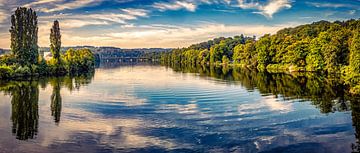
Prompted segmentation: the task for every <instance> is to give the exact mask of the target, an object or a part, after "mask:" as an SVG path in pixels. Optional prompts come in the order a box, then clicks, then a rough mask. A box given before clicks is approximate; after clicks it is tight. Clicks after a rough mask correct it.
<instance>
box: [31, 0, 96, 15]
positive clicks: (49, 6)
mask: <svg viewBox="0 0 360 153" xmlns="http://www.w3.org/2000/svg"><path fill="white" fill-rule="evenodd" d="M100 2H102V1H101V0H74V1H66V0H39V1H35V2H32V3H29V4H25V5H24V7H33V8H36V9H37V10H39V11H41V12H46V13H49V12H58V11H63V10H72V9H77V8H82V7H85V6H86V7H88V6H92V5H95V4H99V3H100Z"/></svg>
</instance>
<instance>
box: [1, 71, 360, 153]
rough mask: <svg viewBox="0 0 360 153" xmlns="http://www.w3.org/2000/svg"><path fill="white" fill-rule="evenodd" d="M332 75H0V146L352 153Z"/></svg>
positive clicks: (353, 125)
mask: <svg viewBox="0 0 360 153" xmlns="http://www.w3.org/2000/svg"><path fill="white" fill-rule="evenodd" d="M358 134H360V99H359V98H356V97H352V96H350V95H349V94H348V93H347V92H346V90H345V87H344V86H343V85H342V81H341V80H340V79H338V78H336V77H328V76H320V75H316V74H267V73H259V72H255V71H250V70H247V69H231V68H204V67H187V68H186V67H185V68H170V67H165V66H159V65H141V64H140V65H129V66H114V67H111V68H108V67H102V68H98V69H96V71H95V73H94V74H87V75H82V76H77V77H58V78H41V79H33V80H28V81H0V152H6V153H11V152H26V153H27V152H86V153H89V152H277V153H278V152H327V153H328V152H352V151H354V152H356V151H358V150H359V147H358V146H359V144H358V142H359V141H358V139H359V136H358Z"/></svg>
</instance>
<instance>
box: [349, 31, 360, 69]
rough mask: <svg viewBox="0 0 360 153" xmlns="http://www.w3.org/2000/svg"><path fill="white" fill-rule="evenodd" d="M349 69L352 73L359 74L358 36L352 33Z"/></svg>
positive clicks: (359, 36)
mask: <svg viewBox="0 0 360 153" xmlns="http://www.w3.org/2000/svg"><path fill="white" fill-rule="evenodd" d="M350 69H351V71H352V72H353V73H360V34H359V29H358V30H355V31H354V36H353V37H352V39H351V45H350Z"/></svg>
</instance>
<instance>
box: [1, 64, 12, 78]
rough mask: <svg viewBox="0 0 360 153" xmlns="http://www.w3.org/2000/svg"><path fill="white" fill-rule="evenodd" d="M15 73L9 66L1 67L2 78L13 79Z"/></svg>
mask: <svg viewBox="0 0 360 153" xmlns="http://www.w3.org/2000/svg"><path fill="white" fill-rule="evenodd" d="M13 73H14V71H13V70H12V69H11V67H9V66H0V78H1V79H2V78H11V77H12V75H13Z"/></svg>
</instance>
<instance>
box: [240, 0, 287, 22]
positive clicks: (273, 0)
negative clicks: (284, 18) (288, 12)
mask: <svg viewBox="0 0 360 153" xmlns="http://www.w3.org/2000/svg"><path fill="white" fill-rule="evenodd" d="M238 6H239V7H240V8H242V9H254V10H257V11H255V12H253V13H257V14H261V15H263V16H265V17H266V18H268V19H271V18H273V15H274V14H275V13H277V12H279V11H281V10H282V9H289V8H291V7H292V6H291V1H290V0H268V1H267V2H266V3H260V2H254V1H251V2H248V1H247V0H238Z"/></svg>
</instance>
